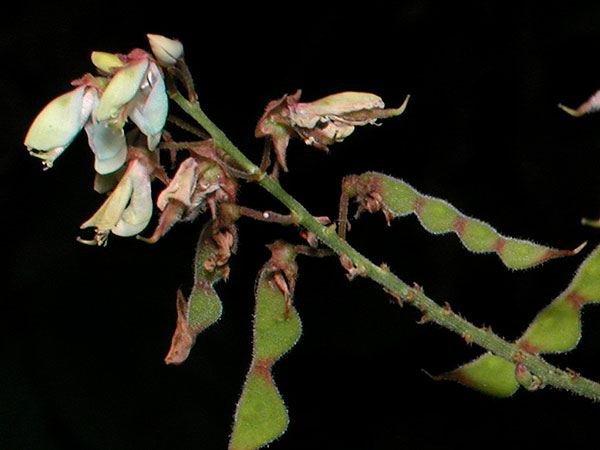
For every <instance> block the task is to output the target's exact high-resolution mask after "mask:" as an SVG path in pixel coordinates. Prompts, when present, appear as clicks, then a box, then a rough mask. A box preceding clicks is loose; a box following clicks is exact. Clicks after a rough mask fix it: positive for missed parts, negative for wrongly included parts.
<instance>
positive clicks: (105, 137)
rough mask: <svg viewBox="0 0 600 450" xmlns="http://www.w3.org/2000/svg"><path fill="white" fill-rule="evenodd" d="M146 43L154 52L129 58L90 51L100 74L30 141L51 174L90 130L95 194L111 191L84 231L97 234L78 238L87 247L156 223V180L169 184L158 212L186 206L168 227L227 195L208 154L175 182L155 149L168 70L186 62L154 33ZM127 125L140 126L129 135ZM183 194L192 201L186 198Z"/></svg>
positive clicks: (52, 113) (49, 114)
mask: <svg viewBox="0 0 600 450" xmlns="http://www.w3.org/2000/svg"><path fill="white" fill-rule="evenodd" d="M148 40H149V42H150V47H151V49H152V53H149V52H146V51H144V50H142V49H134V50H132V51H131V52H129V53H127V54H112V53H106V52H98V51H96V52H92V54H91V60H92V63H93V64H94V66H95V67H96V69H97V71H98V74H97V75H92V74H90V73H88V74H85V75H84V76H82V77H81V78H79V79H77V80H75V81H73V82H72V83H71V84H72V85H73V86H75V87H74V89H73V90H71V91H69V92H67V93H65V94H63V95H61V96H59V97H57V98H56V99H54V100H52V101H51V102H50V103H49V104H48V105H47V106H46V107H45V108H44V109H43V110H42V111H41V112H40V113H39V114H38V116H37V117H36V118H35V120H34V122H33V124H32V125H31V127H30V129H29V131H28V133H27V136H26V137H25V146H26V147H27V149H28V151H29V153H30V154H31V155H33V156H35V157H37V158H40V159H42V161H43V164H44V166H45V168H46V169H48V168H50V167H52V165H53V164H54V161H55V160H56V158H58V156H60V155H61V154H62V153H63V152H64V150H65V149H66V148H67V147H68V146H69V145H70V144H71V143H72V142H73V140H74V139H75V137H76V136H77V135H78V133H79V132H80V131H81V130H85V132H86V134H87V138H88V143H89V146H90V148H91V150H92V152H93V153H94V169H95V172H96V183H95V189H96V190H97V191H98V192H101V193H106V192H108V193H109V196H108V198H107V199H106V201H105V202H104V204H103V205H102V206H101V207H100V209H99V210H98V211H97V212H96V213H95V214H94V215H93V216H92V217H91V218H90V219H89V220H87V221H85V222H84V223H83V224H82V225H81V228H88V227H94V228H95V231H96V234H95V237H94V238H93V239H92V240H83V239H79V240H80V241H81V242H84V243H88V244H96V245H105V244H106V239H107V237H108V235H109V234H110V233H114V234H116V235H118V236H133V235H137V234H139V233H140V232H141V231H142V230H144V229H145V228H146V226H147V225H148V223H149V221H150V219H151V217H152V211H153V201H152V194H151V182H152V180H153V179H154V178H158V179H160V180H161V181H163V183H165V184H166V185H167V188H166V189H165V192H163V193H162V194H161V195H160V196H159V202H158V203H159V204H158V206H159V209H160V210H163V211H164V210H169V211H171V210H172V209H173V208H172V207H171V208H169V207H168V205H169V204H174V203H177V204H178V206H179V203H182V204H185V205H186V208H187V210H186V211H183V210H181V211H179V212H180V213H181V214H179V216H178V217H176V218H174V217H172V216H173V214H172V213H171V212H169V214H167V215H168V216H169V217H168V220H167V219H163V218H162V217H161V219H163V220H162V222H163V223H164V222H167V221H168V222H169V223H170V224H172V223H173V222H174V221H176V220H178V219H179V218H186V217H189V216H192V215H193V212H192V211H196V210H203V208H204V209H206V201H207V200H209V195H210V194H213V196H215V195H218V194H219V193H222V190H221V189H220V188H221V184H219V183H220V180H221V178H223V177H221V178H219V177H218V176H216V175H215V172H219V169H220V168H218V167H217V169H215V168H213V169H212V171H208V169H207V166H211V164H212V162H211V159H210V156H207V155H206V154H204V155H203V154H197V155H195V156H192V157H190V159H189V160H186V162H184V164H182V166H181V168H180V170H179V171H178V172H177V174H176V175H175V177H174V179H173V180H169V178H168V176H167V175H166V173H165V171H164V169H163V168H162V166H161V165H160V161H159V157H158V152H157V151H156V148H157V146H158V144H159V142H160V140H161V138H162V134H163V127H164V126H165V123H166V119H167V114H168V96H167V92H166V85H165V80H164V74H163V69H164V67H166V66H171V65H174V64H176V63H177V62H178V61H179V60H180V59H181V58H182V55H183V46H182V45H181V43H180V42H179V41H176V40H172V39H168V38H166V37H164V36H160V35H153V34H149V35H148ZM161 66H163V67H161ZM129 122H131V123H133V124H134V125H135V127H133V128H132V129H131V131H128V132H126V131H125V125H126V124H127V123H129ZM200 166H201V167H202V169H200V168H198V167H200ZM219 174H220V175H222V174H223V171H221V172H219ZM183 178H185V180H184V179H183ZM207 180H208V181H207ZM183 185H185V186H183ZM182 190H185V193H183V192H182ZM186 193H187V195H188V197H189V201H187V203H186V200H185V199H184V198H183V197H185V195H186ZM184 213H185V214H184ZM167 228H168V227H165V226H163V227H162V229H161V230H160V231H157V232H155V234H154V240H156V239H157V238H158V237H160V235H162V234H164V232H166V229H167Z"/></svg>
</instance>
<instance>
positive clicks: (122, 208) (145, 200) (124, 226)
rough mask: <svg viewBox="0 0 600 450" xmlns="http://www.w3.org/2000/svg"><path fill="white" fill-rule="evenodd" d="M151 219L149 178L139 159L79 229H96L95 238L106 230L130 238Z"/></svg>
mask: <svg viewBox="0 0 600 450" xmlns="http://www.w3.org/2000/svg"><path fill="white" fill-rule="evenodd" d="M151 216H152V196H151V190H150V176H149V174H148V172H147V170H146V168H145V167H144V165H143V164H142V163H141V162H140V161H139V160H133V161H131V163H130V164H129V166H128V167H127V170H126V171H125V173H124V174H123V177H122V178H121V180H120V181H119V184H117V187H116V188H115V190H114V191H113V192H112V193H111V194H110V196H109V197H108V199H107V200H106V201H105V202H104V204H103V205H102V206H101V207H100V209H99V210H98V211H97V212H96V213H95V214H94V215H93V216H92V217H91V218H90V219H89V220H87V221H86V222H84V223H83V224H82V225H81V227H80V228H89V227H95V228H96V234H97V236H105V235H106V234H107V232H108V231H112V232H113V233H114V234H116V235H117V236H133V235H135V234H138V233H139V232H141V231H142V230H143V229H144V228H145V227H146V225H148V222H149V221H150V218H151ZM96 241H98V239H96ZM98 242H99V241H98ZM102 243H103V242H100V244H102Z"/></svg>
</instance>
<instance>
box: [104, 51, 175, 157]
mask: <svg viewBox="0 0 600 450" xmlns="http://www.w3.org/2000/svg"><path fill="white" fill-rule="evenodd" d="M129 57H130V61H129V62H128V63H127V64H124V65H122V66H113V65H112V64H113V63H116V61H117V60H115V59H114V58H113V59H110V58H109V57H108V56H102V58H99V57H96V58H93V59H97V60H100V62H99V63H98V64H99V67H100V68H101V70H113V71H116V73H115V75H114V76H113V77H112V78H111V80H110V81H109V83H108V85H107V86H106V88H105V89H104V92H103V93H102V95H101V97H100V101H99V102H98V106H97V108H96V109H95V111H94V114H93V115H94V119H95V120H96V121H97V122H99V123H103V122H106V123H107V124H108V126H111V127H114V128H122V127H123V125H124V124H125V121H126V120H127V118H128V117H129V118H130V119H131V120H132V121H133V122H134V123H135V124H136V125H137V127H138V128H139V129H140V131H141V132H142V133H144V134H145V135H146V136H147V137H148V148H149V149H150V150H154V149H155V148H156V146H157V145H158V142H159V141H160V137H161V133H162V129H163V127H164V126H165V122H166V120H167V114H168V109H169V108H168V97H167V92H166V88H165V82H164V80H163V76H162V73H161V71H160V68H159V67H158V65H157V64H156V63H155V62H154V61H153V60H151V59H150V57H149V55H148V54H147V53H146V52H143V51H141V50H134V51H133V52H131V53H130V56H129Z"/></svg>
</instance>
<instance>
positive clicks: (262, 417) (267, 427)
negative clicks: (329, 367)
mask: <svg viewBox="0 0 600 450" xmlns="http://www.w3.org/2000/svg"><path fill="white" fill-rule="evenodd" d="M271 250H272V252H273V256H272V258H271V260H270V261H269V262H268V263H267V264H266V265H265V266H264V267H263V268H262V270H261V271H260V273H259V276H258V280H257V283H256V292H255V298H256V305H255V314H254V345H253V357H252V363H251V365H250V370H249V372H248V375H247V377H246V381H245V383H244V387H243V391H242V395H241V397H240V400H239V402H238V405H237V409H236V413H235V418H234V425H233V431H232V434H231V440H230V443H229V449H230V450H242V449H243V450H252V449H257V448H261V447H263V446H264V445H266V444H268V443H269V442H271V441H273V440H274V439H276V438H278V437H279V436H281V434H283V433H284V432H285V429H286V428H287V425H288V421H289V419H288V413H287V409H286V407H285V404H284V402H283V399H282V398H281V395H280V393H279V391H278V389H277V387H276V385H275V382H274V381H273V376H272V373H271V367H272V366H273V364H274V363H275V361H277V360H278V359H279V358H280V357H281V355H283V354H284V353H285V352H287V351H288V350H289V349H290V348H291V347H292V346H293V345H294V344H295V343H296V341H297V340H298V339H299V337H300V334H301V323H300V319H299V317H298V313H297V312H296V309H295V308H294V307H293V306H292V304H291V300H292V295H293V286H294V283H295V275H296V272H297V269H296V263H295V262H294V258H295V256H296V252H295V250H294V248H293V247H292V246H291V245H290V244H287V243H284V242H282V241H278V242H276V243H275V244H273V245H272V246H271Z"/></svg>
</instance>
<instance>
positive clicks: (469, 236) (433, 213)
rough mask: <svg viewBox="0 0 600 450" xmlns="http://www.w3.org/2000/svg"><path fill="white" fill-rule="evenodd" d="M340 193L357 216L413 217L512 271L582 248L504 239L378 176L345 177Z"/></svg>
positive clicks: (484, 225)
mask: <svg viewBox="0 0 600 450" xmlns="http://www.w3.org/2000/svg"><path fill="white" fill-rule="evenodd" d="M343 189H344V191H345V193H346V194H347V195H348V197H350V198H352V197H355V198H356V200H357V202H358V203H359V212H360V211H363V210H368V211H370V212H375V211H378V210H381V211H383V212H384V214H385V215H386V218H387V219H388V221H389V220H390V219H391V218H394V217H400V216H406V215H409V214H415V215H416V216H417V218H418V219H419V222H420V223H421V225H422V226H423V227H424V228H425V229H426V230H427V231H429V232H431V233H434V234H439V233H450V232H452V233H455V234H456V235H457V236H458V237H459V239H460V240H461V242H462V243H463V245H464V246H465V247H466V248H467V249H468V250H470V251H472V252H476V253H481V252H495V253H496V254H497V255H498V256H499V257H500V259H501V260H502V262H503V263H504V264H505V265H506V266H507V267H509V268H511V269H524V268H528V267H532V266H535V265H537V264H540V263H542V262H544V261H547V260H548V259H551V258H556V257H559V256H566V255H573V254H575V253H578V252H579V251H580V250H581V248H583V245H582V246H579V247H578V248H576V249H574V250H557V249H554V248H550V247H546V246H542V245H538V244H534V243H532V242H529V241H525V240H522V239H514V238H510V237H506V236H503V235H501V234H499V233H498V232H497V231H496V230H495V229H494V228H492V227H491V226H490V225H488V224H487V223H485V222H482V221H481V220H478V219H474V218H472V217H467V216H465V215H464V214H462V213H461V212H460V211H458V210H457V209H456V208H455V207H454V206H452V205H450V204H449V203H448V202H446V201H445V200H441V199H438V198H433V197H429V196H427V195H424V194H421V193H420V192H418V191H417V190H416V189H414V188H413V187H412V186H410V185H409V184H408V183H406V182H404V181H402V180H400V179H397V178H393V177H390V176H387V175H383V174H380V173H375V172H367V173H365V174H363V175H360V176H355V175H354V176H350V177H347V178H346V179H345V180H344V184H343Z"/></svg>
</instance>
